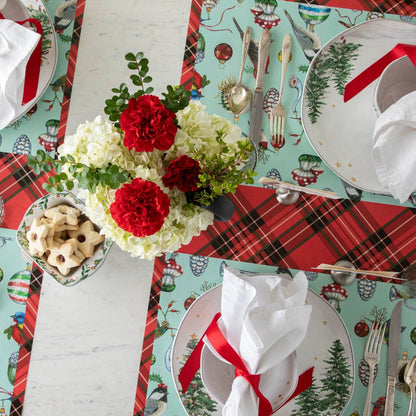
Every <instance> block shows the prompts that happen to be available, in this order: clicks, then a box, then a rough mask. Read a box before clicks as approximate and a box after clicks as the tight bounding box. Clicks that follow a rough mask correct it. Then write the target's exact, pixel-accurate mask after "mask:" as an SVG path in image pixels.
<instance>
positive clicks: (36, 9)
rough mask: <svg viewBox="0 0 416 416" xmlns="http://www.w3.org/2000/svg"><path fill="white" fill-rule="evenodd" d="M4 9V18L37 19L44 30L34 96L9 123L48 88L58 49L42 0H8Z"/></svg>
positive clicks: (29, 106) (27, 108) (20, 115)
mask: <svg viewBox="0 0 416 416" xmlns="http://www.w3.org/2000/svg"><path fill="white" fill-rule="evenodd" d="M4 11H5V13H4V17H5V18H10V19H13V20H16V21H21V20H25V19H28V18H35V19H38V20H39V21H40V22H41V23H42V28H43V32H44V34H43V36H42V61H41V67H40V73H39V82H38V89H37V92H36V96H35V97H34V98H33V99H32V100H31V101H29V102H28V103H26V104H25V105H22V106H21V107H20V108H19V110H18V111H17V113H16V117H15V118H14V119H13V120H12V121H11V122H10V123H9V125H10V124H13V123H14V122H15V121H17V120H18V119H19V118H20V117H22V116H23V115H25V114H26V113H27V112H28V111H29V110H30V109H31V108H32V107H33V106H34V105H35V104H36V103H37V102H38V101H39V100H40V98H41V97H42V95H43V93H44V92H45V91H46V89H47V88H48V86H49V84H50V82H51V80H52V77H53V74H54V72H55V69H56V64H57V62H58V51H57V43H56V35H55V30H54V27H53V24H52V19H51V16H50V15H49V12H48V9H47V8H46V7H45V5H44V3H43V1H42V0H8V2H7V5H6V7H5V9H4Z"/></svg>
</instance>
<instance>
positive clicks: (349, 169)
mask: <svg viewBox="0 0 416 416" xmlns="http://www.w3.org/2000/svg"><path fill="white" fill-rule="evenodd" d="M397 43H410V44H416V26H415V25H413V24H410V23H407V22H403V21H399V20H389V19H377V20H370V21H367V22H364V23H361V24H359V25H357V26H353V27H351V28H350V29H347V30H346V31H344V32H342V33H340V34H339V35H337V36H335V37H334V38H333V39H332V40H330V41H329V42H328V43H327V44H326V45H325V46H324V47H322V49H321V50H320V51H319V52H318V54H317V55H316V56H315V57H314V59H313V60H312V62H311V65H310V67H309V70H308V72H307V74H306V79H305V88H304V92H303V97H302V124H303V128H304V130H305V134H306V135H307V137H308V139H309V141H310V143H311V145H312V146H313V148H314V149H315V151H316V152H317V153H318V155H319V156H320V157H321V158H322V160H323V161H324V162H325V163H326V164H327V165H328V167H329V168H331V169H332V170H333V171H334V172H335V174H337V175H338V176H339V177H340V178H342V179H343V180H344V181H345V182H347V183H349V184H350V185H352V186H353V187H355V188H359V189H362V190H364V191H368V192H372V193H377V194H390V192H389V191H388V190H387V189H386V188H385V187H384V186H383V185H382V183H381V182H380V181H379V179H378V177H377V173H376V170H375V167H374V163H373V159H372V144H373V143H372V136H373V129H374V125H375V122H376V119H377V114H376V111H375V109H374V106H373V97H374V90H375V87H376V84H377V80H376V81H374V82H373V83H371V84H370V85H368V86H367V87H366V88H365V89H364V90H362V91H361V92H360V93H359V94H357V95H356V96H355V97H353V98H352V99H351V100H349V101H348V102H346V103H344V97H343V92H344V87H345V84H346V83H348V82H349V81H350V80H352V79H353V78H355V77H356V76H357V75H358V74H360V73H361V72H362V71H363V70H364V69H366V68H367V67H369V66H370V65H371V64H372V63H374V62H375V61H376V60H378V59H379V58H381V57H382V56H383V55H385V54H386V53H387V52H388V51H390V50H391V49H392V48H393V47H394V46H396V44H397ZM330 59H331V60H332V62H331V61H330ZM334 61H337V62H340V63H341V64H340V65H339V66H338V68H337V69H335V66H334V65H335V64H334ZM334 74H338V75H339V77H338V81H339V88H338V90H337V88H336V80H335V76H334ZM325 84H327V87H326V88H324V87H323V86H324V85H325Z"/></svg>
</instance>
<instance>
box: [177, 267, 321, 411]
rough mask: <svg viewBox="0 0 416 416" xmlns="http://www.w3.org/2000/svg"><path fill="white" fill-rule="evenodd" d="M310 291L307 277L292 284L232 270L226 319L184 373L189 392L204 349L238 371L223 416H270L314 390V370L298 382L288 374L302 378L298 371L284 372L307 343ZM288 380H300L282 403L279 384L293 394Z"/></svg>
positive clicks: (226, 286)
mask: <svg viewBox="0 0 416 416" xmlns="http://www.w3.org/2000/svg"><path fill="white" fill-rule="evenodd" d="M307 291H308V281H307V278H306V275H305V274H304V273H303V272H300V273H298V274H297V275H296V276H295V277H294V279H293V280H290V281H289V282H288V281H287V280H286V279H285V278H283V277H280V276H278V275H250V274H245V273H241V272H239V271H238V270H235V269H232V268H229V267H227V268H226V269H225V271H224V280H223V285H222V295H221V313H220V312H219V313H217V314H216V315H215V316H214V317H213V320H212V322H211V324H210V325H209V326H208V328H207V330H206V331H205V333H204V335H203V337H202V338H201V340H200V341H199V342H198V345H197V346H196V348H195V349H194V351H193V352H192V354H191V355H190V357H189V358H188V360H187V361H186V363H185V365H184V367H183V368H182V370H181V373H180V375H179V381H180V383H181V385H182V389H183V391H186V390H187V388H188V386H189V383H190V382H191V380H192V379H193V377H194V375H195V373H196V371H197V370H198V368H199V366H200V363H199V360H200V358H201V351H202V348H203V345H204V343H205V345H207V347H208V348H210V349H211V351H212V352H213V353H214V355H216V356H217V357H218V359H219V360H223V361H226V362H228V363H229V364H231V365H233V366H234V367H235V379H234V381H233V382H232V386H231V393H230V394H229V396H228V399H227V401H226V403H225V404H224V407H223V409H222V415H223V416H235V415H239V416H253V415H258V416H270V415H271V414H272V413H274V412H275V411H276V410H277V409H278V408H280V407H282V406H283V405H284V404H285V403H287V402H288V401H290V400H291V399H293V398H294V397H296V396H297V395H298V394H300V393H301V392H302V391H304V390H305V389H307V388H308V387H310V386H311V383H312V373H313V367H311V368H309V369H308V370H306V371H304V372H303V373H302V374H300V375H299V376H298V374H286V373H285V370H284V369H285V368H286V370H287V369H288V368H291V370H288V371H291V372H294V373H296V365H295V366H293V367H290V366H287V367H285V366H283V367H282V366H281V364H282V363H283V362H284V361H285V360H290V359H292V360H293V359H294V360H296V357H295V354H294V352H295V351H296V349H297V348H298V347H299V345H300V344H301V342H302V341H303V339H304V338H305V335H306V332H307V329H308V326H309V320H310V317H311V312H312V307H311V306H310V305H307V304H306V303H305V301H306V295H307ZM215 376H218V377H221V375H215ZM288 379H293V380H295V382H294V383H293V386H292V387H293V389H292V390H290V391H285V392H284V391H282V392H279V391H278V392H277V394H278V400H277V401H276V400H275V399H276V384H277V381H278V380H283V384H284V385H285V388H287V387H288V386H287V385H286V384H287V380H288ZM218 381H220V380H218ZM265 386H269V387H271V388H272V390H270V388H269V389H265ZM266 390H267V391H266ZM271 391H272V392H273V394H271ZM280 393H282V394H280ZM267 396H269V397H267ZM271 396H273V397H271ZM279 401H280V403H279ZM272 402H273V404H272Z"/></svg>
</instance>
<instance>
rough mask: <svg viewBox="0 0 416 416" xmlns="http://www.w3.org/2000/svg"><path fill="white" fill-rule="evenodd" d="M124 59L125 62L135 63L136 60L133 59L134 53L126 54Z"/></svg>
mask: <svg viewBox="0 0 416 416" xmlns="http://www.w3.org/2000/svg"><path fill="white" fill-rule="evenodd" d="M124 58H125V59H126V61H135V60H136V57H135V55H134V53H131V52H129V53H128V54H126V56H125V57H124Z"/></svg>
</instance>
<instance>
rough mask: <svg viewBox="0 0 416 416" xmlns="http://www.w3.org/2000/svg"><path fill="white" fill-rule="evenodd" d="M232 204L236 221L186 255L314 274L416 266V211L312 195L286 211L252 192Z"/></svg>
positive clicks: (244, 190) (217, 228)
mask: <svg viewBox="0 0 416 416" xmlns="http://www.w3.org/2000/svg"><path fill="white" fill-rule="evenodd" d="M230 198H231V199H232V201H233V203H234V206H235V212H234V215H233V217H232V218H231V220H230V221H228V222H226V223H219V222H216V223H214V224H213V225H212V226H210V227H209V228H208V230H207V231H205V232H203V233H201V235H200V236H199V237H195V238H194V239H193V240H192V242H191V243H190V244H189V245H188V246H185V247H183V248H182V249H181V250H180V251H181V252H183V253H188V254H198V255H202V256H206V257H219V258H222V259H229V260H235V261H243V262H251V263H260V264H266V265H274V266H277V267H282V268H290V269H301V270H308V271H314V270H315V269H314V267H316V266H317V265H318V264H320V263H329V264H334V263H335V262H337V261H338V260H349V261H351V262H352V263H353V264H354V265H355V267H356V268H360V269H366V270H369V269H375V268H377V269H378V270H391V271H398V272H399V271H401V270H403V269H404V268H405V267H406V266H408V265H409V264H411V263H414V262H416V235H415V232H414V225H415V224H416V209H412V208H405V207H400V206H390V205H382V204H376V203H371V202H357V203H353V202H352V201H351V200H349V199H325V198H321V197H318V196H312V195H307V194H301V195H300V198H299V200H298V202H297V203H296V204H295V205H282V204H279V203H278V201H277V199H276V197H275V193H274V191H273V190H270V189H261V188H257V189H253V188H252V187H247V186H241V187H239V189H238V190H237V192H236V194H235V195H232V196H230ZM380 280H381V278H380ZM384 280H385V279H384Z"/></svg>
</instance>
